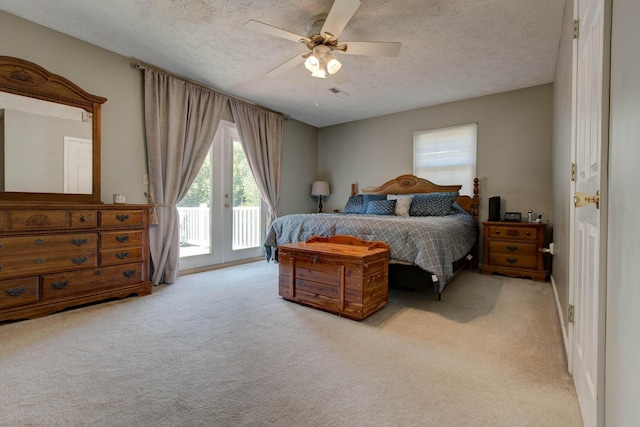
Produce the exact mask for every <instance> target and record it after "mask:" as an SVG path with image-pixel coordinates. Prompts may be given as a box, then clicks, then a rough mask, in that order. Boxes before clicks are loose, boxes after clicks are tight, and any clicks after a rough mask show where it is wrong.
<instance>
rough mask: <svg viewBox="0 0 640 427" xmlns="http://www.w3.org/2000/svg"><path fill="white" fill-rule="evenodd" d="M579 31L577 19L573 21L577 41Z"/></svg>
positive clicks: (574, 36) (574, 35)
mask: <svg viewBox="0 0 640 427" xmlns="http://www.w3.org/2000/svg"><path fill="white" fill-rule="evenodd" d="M578 29H579V23H578V20H577V19H574V20H573V38H574V39H577V38H578Z"/></svg>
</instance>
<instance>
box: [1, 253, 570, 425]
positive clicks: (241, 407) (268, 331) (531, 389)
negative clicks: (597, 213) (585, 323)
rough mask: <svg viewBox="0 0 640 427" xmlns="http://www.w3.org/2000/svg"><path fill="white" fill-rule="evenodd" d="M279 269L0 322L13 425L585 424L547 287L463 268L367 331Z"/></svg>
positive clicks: (258, 268)
mask: <svg viewBox="0 0 640 427" xmlns="http://www.w3.org/2000/svg"><path fill="white" fill-rule="evenodd" d="M277 283H278V267H277V265H275V264H267V263H266V262H255V263H251V264H245V265H241V266H235V267H230V268H225V269H220V270H215V271H211V272H206V273H198V274H193V275H188V276H183V277H180V278H179V279H178V281H177V282H176V283H174V284H173V285H164V286H160V287H156V288H154V292H153V294H152V295H149V296H146V297H133V298H128V299H124V300H119V301H113V302H106V303H102V304H97V305H91V306H87V307H82V308H78V309H74V310H69V311H65V312H62V313H57V314H54V315H51V316H48V317H44V318H40V319H34V320H28V321H20V322H13V323H5V324H0V384H1V386H0V425H3V426H97V425H104V426H580V425H582V422H581V417H580V411H579V408H578V403H577V400H576V394H575V389H574V386H573V382H572V379H571V377H570V376H569V374H568V373H567V370H566V360H565V357H564V352H563V348H562V340H561V332H560V327H559V323H558V319H557V314H556V311H555V305H554V299H553V291H552V289H551V286H550V285H549V284H548V283H536V282H532V281H529V280H523V279H510V278H505V277H499V276H483V275H481V274H479V273H477V272H472V271H465V272H463V273H462V274H460V275H459V276H457V277H456V278H455V279H453V281H452V282H450V283H449V285H448V286H447V288H446V290H445V291H444V294H443V301H441V302H438V301H436V300H435V298H434V296H433V294H432V293H431V292H430V290H425V291H406V290H398V289H391V290H390V297H389V304H388V305H387V306H386V307H384V308H383V309H382V310H380V311H378V312H376V313H374V314H373V315H371V316H370V317H368V318H367V319H365V320H363V321H353V320H349V319H346V318H342V317H338V316H336V315H333V314H329V313H325V312H322V311H318V310H315V309H312V308H309V307H304V306H301V305H298V304H295V303H291V302H287V301H284V300H282V298H280V297H279V296H278V293H277Z"/></svg>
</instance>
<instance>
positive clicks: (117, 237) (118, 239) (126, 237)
mask: <svg viewBox="0 0 640 427" xmlns="http://www.w3.org/2000/svg"><path fill="white" fill-rule="evenodd" d="M116 240H117V241H118V242H120V243H124V242H126V241H128V240H129V236H116Z"/></svg>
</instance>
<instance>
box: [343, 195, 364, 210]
mask: <svg viewBox="0 0 640 427" xmlns="http://www.w3.org/2000/svg"><path fill="white" fill-rule="evenodd" d="M362 202H364V196H363V195H362V194H358V195H357V196H351V197H349V200H347V204H346V205H344V209H343V210H342V213H346V214H359V213H360V211H362Z"/></svg>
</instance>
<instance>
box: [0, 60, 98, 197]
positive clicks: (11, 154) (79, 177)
mask: <svg viewBox="0 0 640 427" xmlns="http://www.w3.org/2000/svg"><path fill="white" fill-rule="evenodd" d="M106 101H107V100H106V98H103V97H100V96H96V95H91V94H89V93H87V92H85V91H84V90H82V89H81V88H80V87H78V86H77V85H75V84H74V83H72V82H70V81H69V80H67V79H66V78H64V77H62V76H59V75H56V74H52V73H50V72H48V71H47V70H45V69H44V68H42V67H40V66H39V65H37V64H34V63H31V62H28V61H25V60H23V59H18V58H12V57H9V56H0V200H5V201H41V202H73V203H100V143H101V141H100V134H101V128H100V110H101V106H102V104H103V103H105V102H106Z"/></svg>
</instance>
